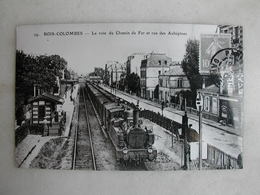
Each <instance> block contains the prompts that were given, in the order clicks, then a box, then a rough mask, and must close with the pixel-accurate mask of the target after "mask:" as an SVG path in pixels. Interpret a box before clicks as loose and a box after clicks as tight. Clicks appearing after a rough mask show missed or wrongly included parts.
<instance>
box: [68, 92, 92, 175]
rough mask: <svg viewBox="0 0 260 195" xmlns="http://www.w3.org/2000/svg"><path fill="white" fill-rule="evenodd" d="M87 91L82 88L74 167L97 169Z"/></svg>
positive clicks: (74, 149) (73, 158)
mask: <svg viewBox="0 0 260 195" xmlns="http://www.w3.org/2000/svg"><path fill="white" fill-rule="evenodd" d="M85 97H86V96H85V92H84V90H83V89H81V88H80V99H79V111H78V116H77V118H78V120H77V121H78V125H77V128H76V131H75V135H74V146H73V152H72V169H73V170H75V169H91V170H97V166H96V158H95V152H94V147H93V140H92V132H91V126H90V121H89V114H88V110H87V106H86V99H85Z"/></svg>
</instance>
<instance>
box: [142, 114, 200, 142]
mask: <svg viewBox="0 0 260 195" xmlns="http://www.w3.org/2000/svg"><path fill="white" fill-rule="evenodd" d="M140 117H143V118H146V119H148V120H150V121H152V122H154V123H156V124H157V125H159V126H161V127H163V128H165V129H166V130H168V131H170V132H172V131H173V133H174V134H176V132H177V131H178V129H180V128H182V125H181V124H180V123H178V122H176V121H173V120H171V119H168V118H166V117H164V116H162V115H161V114H160V113H155V112H152V111H150V110H141V111H140ZM180 137H181V138H182V136H180ZM198 139H199V136H198V133H197V132H196V131H195V130H194V129H189V135H188V141H198Z"/></svg>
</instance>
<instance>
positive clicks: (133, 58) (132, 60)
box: [126, 53, 146, 77]
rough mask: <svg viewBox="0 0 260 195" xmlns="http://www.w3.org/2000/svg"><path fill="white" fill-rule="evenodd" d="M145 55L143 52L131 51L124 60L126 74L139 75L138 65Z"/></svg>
mask: <svg viewBox="0 0 260 195" xmlns="http://www.w3.org/2000/svg"><path fill="white" fill-rule="evenodd" d="M145 56H146V54H145V53H133V54H132V55H130V56H128V57H127V61H126V74H127V75H129V74H131V73H135V74H137V75H138V76H139V77H140V67H141V63H142V60H143V59H144V57H145Z"/></svg>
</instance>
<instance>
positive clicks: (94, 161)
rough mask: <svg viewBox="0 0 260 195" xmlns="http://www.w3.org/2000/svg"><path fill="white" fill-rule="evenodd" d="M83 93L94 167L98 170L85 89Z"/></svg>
mask: <svg viewBox="0 0 260 195" xmlns="http://www.w3.org/2000/svg"><path fill="white" fill-rule="evenodd" d="M82 94H83V100H84V108H85V114H86V119H87V126H88V133H89V141H90V148H91V157H92V162H93V169H94V170H97V166H96V160H95V153H94V147H93V141H92V133H91V127H90V122H89V115H88V110H87V106H86V99H85V93H84V89H83V90H82Z"/></svg>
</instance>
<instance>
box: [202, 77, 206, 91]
mask: <svg viewBox="0 0 260 195" xmlns="http://www.w3.org/2000/svg"><path fill="white" fill-rule="evenodd" d="M205 87H206V84H205V77H203V81H202V89H205Z"/></svg>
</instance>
